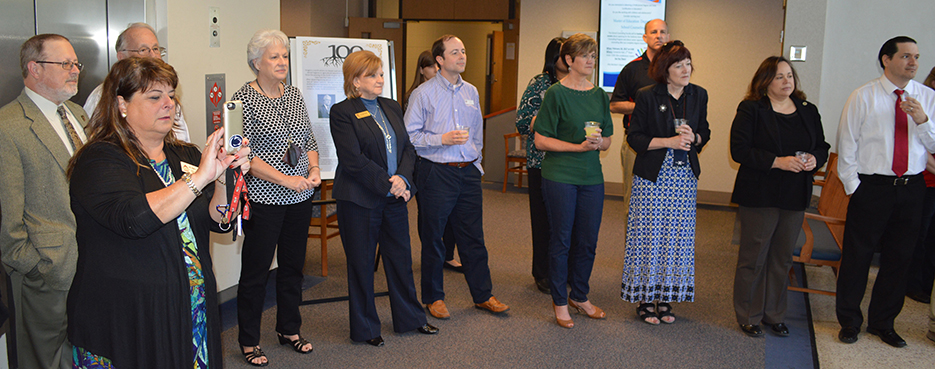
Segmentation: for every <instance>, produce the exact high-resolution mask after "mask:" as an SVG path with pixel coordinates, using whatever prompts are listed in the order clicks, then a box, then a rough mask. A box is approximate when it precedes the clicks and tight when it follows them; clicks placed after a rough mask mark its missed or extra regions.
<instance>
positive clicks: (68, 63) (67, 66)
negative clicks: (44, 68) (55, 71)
mask: <svg viewBox="0 0 935 369" xmlns="http://www.w3.org/2000/svg"><path fill="white" fill-rule="evenodd" d="M36 63H39V64H58V65H60V66H61V67H62V69H64V70H68V71H70V70H71V67H73V66H74V67H78V71H79V72H80V71H82V70H83V69H84V64H82V63H81V62H71V61H61V62H54V61H45V60H36Z"/></svg>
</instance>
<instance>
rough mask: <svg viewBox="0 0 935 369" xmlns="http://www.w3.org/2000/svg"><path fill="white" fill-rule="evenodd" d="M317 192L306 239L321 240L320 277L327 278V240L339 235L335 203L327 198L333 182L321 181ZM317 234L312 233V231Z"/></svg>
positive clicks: (313, 201)
mask: <svg viewBox="0 0 935 369" xmlns="http://www.w3.org/2000/svg"><path fill="white" fill-rule="evenodd" d="M318 188H319V191H318V193H316V194H315V197H314V198H313V200H312V206H313V207H315V208H314V209H313V210H312V220H311V222H310V223H309V232H308V238H317V239H319V240H321V276H322V277H327V276H328V239H331V238H334V237H337V236H339V235H340V234H341V231H340V230H338V215H337V211H336V209H337V206H336V201H335V200H334V199H332V198H330V197H329V196H328V191H330V190H331V189H332V188H334V181H332V180H323V181H321V185H320V186H319V187H318ZM313 229H317V230H318V232H315V233H313V232H312V230H313Z"/></svg>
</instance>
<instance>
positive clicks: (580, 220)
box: [542, 178, 604, 306]
mask: <svg viewBox="0 0 935 369" xmlns="http://www.w3.org/2000/svg"><path fill="white" fill-rule="evenodd" d="M542 194H543V198H544V199H545V208H546V211H547V212H548V214H549V227H550V229H551V236H550V237H549V279H550V284H551V288H552V302H554V303H555V305H556V306H564V305H568V298H569V297H570V298H571V299H572V300H575V301H577V302H585V301H588V292H589V291H590V286H589V284H588V281H589V280H590V279H591V269H592V268H593V267H594V255H595V250H596V249H597V234H598V232H599V231H600V229H601V215H602V214H603V212H604V184H603V183H601V184H596V185H585V186H580V185H571V184H565V183H560V182H555V181H550V180H548V179H545V178H543V179H542ZM566 284H567V285H570V286H571V294H570V295H569V293H568V292H567V289H566V287H565V285H566Z"/></svg>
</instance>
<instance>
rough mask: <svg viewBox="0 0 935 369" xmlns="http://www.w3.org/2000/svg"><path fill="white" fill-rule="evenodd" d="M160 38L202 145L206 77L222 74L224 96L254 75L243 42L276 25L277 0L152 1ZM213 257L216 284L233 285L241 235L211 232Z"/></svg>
mask: <svg viewBox="0 0 935 369" xmlns="http://www.w3.org/2000/svg"><path fill="white" fill-rule="evenodd" d="M155 2H156V5H155V7H154V8H155V9H154V11H155V12H156V14H155V19H156V21H155V22H156V29H157V31H158V33H159V41H160V43H161V44H163V45H165V47H167V48H168V49H169V55H168V60H167V61H168V62H169V64H172V66H173V67H175V70H176V72H177V73H178V74H179V85H180V86H179V89H178V92H179V95H180V96H181V101H182V106H183V107H184V109H185V117H186V121H187V122H188V124H189V130H190V132H191V137H192V142H193V143H195V144H197V145H199V146H202V147H203V146H204V142H205V140H206V139H207V137H208V135H207V133H206V128H205V127H206V125H205V101H206V99H207V98H206V96H205V94H204V88H205V87H204V85H205V83H204V78H205V75H206V74H216V73H224V74H226V85H227V86H226V89H227V91H226V96H231V95H233V94H234V92H235V91H237V90H238V89H240V87H241V86H243V84H244V83H245V82H247V81H250V80H253V79H254V78H255V76H254V75H253V72H252V71H251V70H250V68H249V67H248V66H247V42H248V41H250V37H251V36H253V33H254V32H256V31H257V30H259V29H260V28H274V29H278V28H279V17H280V14H279V1H261V2H256V1H247V0H208V1H187V0H155ZM210 6H217V7H220V18H221V20H220V28H221V29H220V31H221V47H219V48H210V47H208V24H209V23H208V7H210ZM211 240H212V241H213V244H212V250H211V254H212V258H213V260H214V272H215V276H216V277H217V282H218V289H219V290H224V289H227V288H229V287H231V286H234V285H236V284H237V280H238V278H239V277H240V248H241V242H240V241H242V240H243V237H238V242H236V243H232V242H231V235H230V234H224V235H221V234H212V235H211Z"/></svg>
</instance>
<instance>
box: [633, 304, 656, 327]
mask: <svg viewBox="0 0 935 369" xmlns="http://www.w3.org/2000/svg"><path fill="white" fill-rule="evenodd" d="M655 308H656V306H655V305H653V304H651V303H646V304H640V306H638V307H637V308H636V315H638V316H639V317H640V319H641V320H642V321H643V323H646V324H649V325H658V324H659V322H655V323H653V322H651V321H649V320H647V319H649V318H656V319H659V317H658V316H656V312H655V311H653V310H655ZM650 309H653V310H650Z"/></svg>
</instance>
